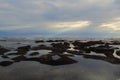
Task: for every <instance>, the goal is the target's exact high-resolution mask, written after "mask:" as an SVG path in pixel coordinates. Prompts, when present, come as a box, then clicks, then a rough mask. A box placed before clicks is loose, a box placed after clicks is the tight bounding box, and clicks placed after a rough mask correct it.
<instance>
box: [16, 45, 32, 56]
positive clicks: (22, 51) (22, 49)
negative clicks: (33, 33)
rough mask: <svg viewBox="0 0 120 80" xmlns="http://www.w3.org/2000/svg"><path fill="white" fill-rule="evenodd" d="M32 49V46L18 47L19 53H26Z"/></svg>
mask: <svg viewBox="0 0 120 80" xmlns="http://www.w3.org/2000/svg"><path fill="white" fill-rule="evenodd" d="M30 49H31V46H29V45H28V46H22V47H18V48H17V51H18V53H19V54H25V53H26V52H27V51H29V50H30Z"/></svg>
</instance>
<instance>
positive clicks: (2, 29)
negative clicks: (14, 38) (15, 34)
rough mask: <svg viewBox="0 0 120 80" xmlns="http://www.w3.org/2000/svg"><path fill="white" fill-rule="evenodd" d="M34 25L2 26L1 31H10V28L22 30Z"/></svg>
mask: <svg viewBox="0 0 120 80" xmlns="http://www.w3.org/2000/svg"><path fill="white" fill-rule="evenodd" d="M31 27H32V26H25V25H21V26H4V27H0V31H9V30H20V29H26V28H31Z"/></svg>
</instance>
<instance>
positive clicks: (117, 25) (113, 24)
mask: <svg viewBox="0 0 120 80" xmlns="http://www.w3.org/2000/svg"><path fill="white" fill-rule="evenodd" d="M99 27H100V28H103V29H108V30H113V31H118V30H120V18H115V19H112V20H110V21H108V22H105V23H102V24H101V25H100V26H99Z"/></svg>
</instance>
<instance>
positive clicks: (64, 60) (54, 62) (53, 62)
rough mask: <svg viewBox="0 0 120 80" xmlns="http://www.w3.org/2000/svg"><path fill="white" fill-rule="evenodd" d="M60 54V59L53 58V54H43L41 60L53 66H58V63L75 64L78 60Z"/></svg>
mask: <svg viewBox="0 0 120 80" xmlns="http://www.w3.org/2000/svg"><path fill="white" fill-rule="evenodd" d="M58 56H60V58H59V59H57V60H54V59H53V58H52V56H48V55H46V56H41V58H40V62H41V63H42V64H48V65H53V66H57V65H68V64H73V63H76V62H77V61H76V60H73V59H71V58H69V57H67V56H64V55H58Z"/></svg>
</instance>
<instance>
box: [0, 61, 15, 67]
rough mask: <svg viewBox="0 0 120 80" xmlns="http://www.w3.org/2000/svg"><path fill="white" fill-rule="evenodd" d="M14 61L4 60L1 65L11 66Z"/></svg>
mask: <svg viewBox="0 0 120 80" xmlns="http://www.w3.org/2000/svg"><path fill="white" fill-rule="evenodd" d="M12 63H13V62H12V61H2V62H0V66H9V65H11V64H12Z"/></svg>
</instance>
